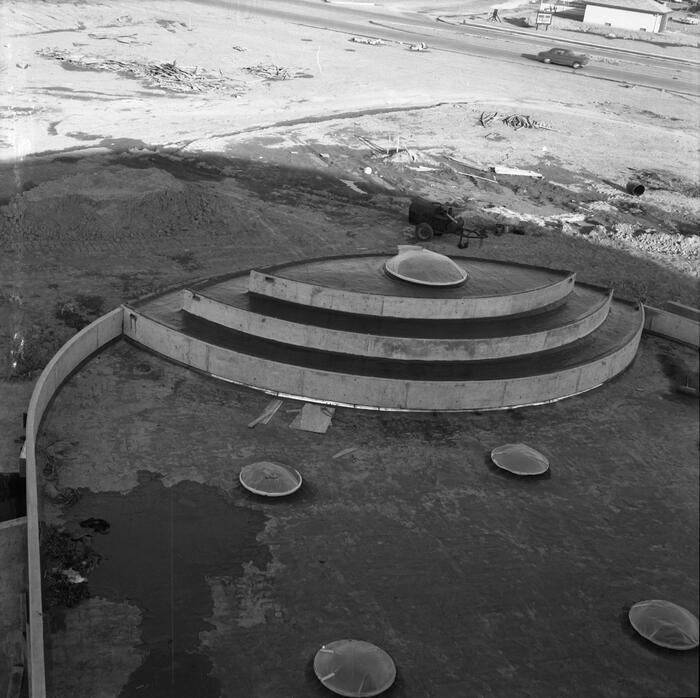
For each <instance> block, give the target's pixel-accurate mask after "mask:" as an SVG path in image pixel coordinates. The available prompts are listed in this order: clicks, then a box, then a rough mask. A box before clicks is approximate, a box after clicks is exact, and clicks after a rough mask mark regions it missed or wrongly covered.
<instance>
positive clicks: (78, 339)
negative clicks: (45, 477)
mask: <svg viewBox="0 0 700 698" xmlns="http://www.w3.org/2000/svg"><path fill="white" fill-rule="evenodd" d="M123 316H124V309H123V308H122V307H119V308H116V309H115V310H112V311H111V312H109V313H107V314H106V315H103V316H102V317H101V318H98V319H97V320H95V322H93V323H92V324H90V325H88V326H87V327H86V328H84V329H83V330H81V331H80V332H78V334H76V335H75V336H74V337H72V338H71V339H70V340H69V341H68V342H66V344H64V345H63V346H62V347H61V348H60V349H59V350H58V352H57V353H56V355H55V356H54V357H53V358H52V359H51V361H49V363H48V364H47V365H46V368H45V369H44V370H43V371H42V373H41V375H40V376H39V379H38V380H37V382H36V385H35V386H34V391H33V392H32V397H31V400H30V401H29V408H28V409H27V428H26V441H25V448H24V454H25V458H26V477H27V581H28V588H29V610H28V618H27V670H28V675H29V696H30V698H45V696H46V677H45V664H44V621H43V614H42V600H41V553H40V549H39V501H38V500H39V496H38V494H39V493H38V489H37V487H38V482H37V475H36V438H37V434H38V432H39V426H40V425H41V420H42V418H43V416H44V413H45V412H46V409H47V407H48V406H49V404H50V403H51V400H52V399H53V397H54V395H55V394H56V392H57V391H58V389H59V388H60V387H61V385H62V384H63V383H64V381H65V380H66V379H67V378H68V377H69V376H70V375H71V373H73V371H75V369H76V368H78V367H79V366H80V364H82V363H83V361H85V360H86V359H87V358H89V357H90V356H92V354H94V353H95V352H97V351H99V350H100V349H101V348H102V347H103V346H104V345H105V344H108V343H109V342H111V341H112V340H114V339H116V338H117V337H119V336H120V335H121V334H122V327H123Z"/></svg>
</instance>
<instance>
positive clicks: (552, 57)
mask: <svg viewBox="0 0 700 698" xmlns="http://www.w3.org/2000/svg"><path fill="white" fill-rule="evenodd" d="M537 60H540V61H542V62H543V63H556V64H557V65H568V66H569V67H571V68H580V67H582V66H584V65H586V64H587V63H588V60H589V58H588V56H586V55H584V54H583V53H574V52H573V51H570V50H569V49H568V48H550V49H549V50H548V51H540V53H538V54H537Z"/></svg>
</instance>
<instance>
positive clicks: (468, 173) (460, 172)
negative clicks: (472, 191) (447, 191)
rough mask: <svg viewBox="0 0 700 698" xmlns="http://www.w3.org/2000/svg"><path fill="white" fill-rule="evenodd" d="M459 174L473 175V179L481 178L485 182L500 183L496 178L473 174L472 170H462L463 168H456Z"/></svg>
mask: <svg viewBox="0 0 700 698" xmlns="http://www.w3.org/2000/svg"><path fill="white" fill-rule="evenodd" d="M454 171H455V172H456V173H457V174H461V175H464V176H465V177H471V178H472V179H481V180H483V181H484V182H491V184H498V182H497V181H496V180H495V179H489V178H488V177H480V176H479V175H475V174H472V173H471V172H462V171H461V170H454Z"/></svg>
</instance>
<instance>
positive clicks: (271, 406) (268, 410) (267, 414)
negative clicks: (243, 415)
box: [248, 400, 282, 429]
mask: <svg viewBox="0 0 700 698" xmlns="http://www.w3.org/2000/svg"><path fill="white" fill-rule="evenodd" d="M280 407H282V400H271V401H270V402H269V403H268V404H267V406H266V407H265V409H264V410H263V411H262V412H261V413H260V415H259V416H257V417H256V418H255V419H254V420H253V421H252V422H250V424H248V427H249V428H250V429H252V428H253V427H254V426H255V425H256V424H267V423H268V422H269V421H270V420H271V419H272V418H273V417H274V416H275V412H277V410H278V409H279V408H280Z"/></svg>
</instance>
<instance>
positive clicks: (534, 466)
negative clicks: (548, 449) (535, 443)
mask: <svg viewBox="0 0 700 698" xmlns="http://www.w3.org/2000/svg"><path fill="white" fill-rule="evenodd" d="M491 460H492V461H493V462H494V463H495V464H496V465H497V466H498V467H499V468H501V469H502V470H507V471H508V472H509V473H513V474H515V475H542V474H543V473H546V472H547V470H548V469H549V460H548V459H547V457H546V456H544V455H542V454H541V453H540V452H539V451H536V450H535V449H534V448H531V447H530V446H528V445H527V444H504V445H503V446H498V448H494V449H493V451H491Z"/></svg>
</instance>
